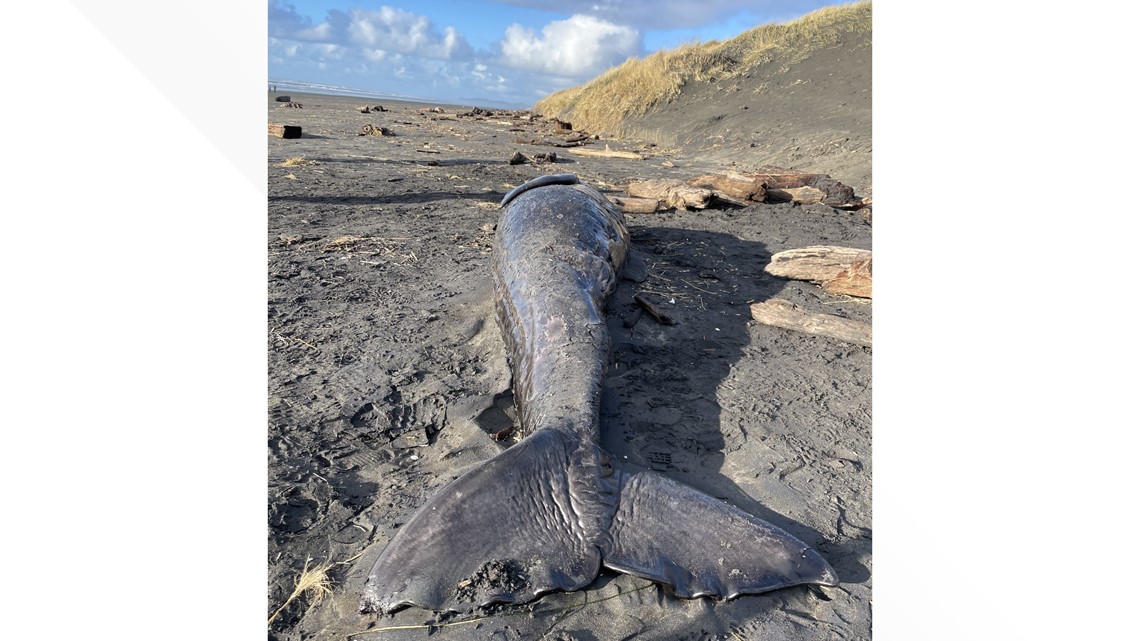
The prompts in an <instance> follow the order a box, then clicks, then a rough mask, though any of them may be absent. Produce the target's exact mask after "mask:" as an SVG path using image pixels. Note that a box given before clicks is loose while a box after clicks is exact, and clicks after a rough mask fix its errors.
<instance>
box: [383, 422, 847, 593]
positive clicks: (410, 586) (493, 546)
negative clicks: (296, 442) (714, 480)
mask: <svg viewBox="0 0 1140 641" xmlns="http://www.w3.org/2000/svg"><path fill="white" fill-rule="evenodd" d="M607 459H608V457H607V456H606V455H605V454H604V453H603V452H602V451H601V450H600V449H598V448H597V446H596V445H594V444H592V443H584V442H581V441H579V440H578V439H577V438H575V437H574V436H571V435H569V434H567V433H564V432H560V431H557V430H539V431H537V432H535V433H534V434H532V435H530V436H529V437H527V438H526V439H524V440H523V441H521V442H520V443H518V444H516V445H515V446H513V447H511V448H509V449H507V450H506V451H504V452H502V453H501V454H499V455H498V456H496V457H495V458H493V459H491V460H489V461H487V462H486V463H484V464H483V465H481V466H479V467H477V468H475V469H474V470H472V471H470V472H468V473H467V474H465V475H463V476H461V477H459V478H458V479H456V480H455V481H452V482H451V483H450V484H449V485H447V486H446V487H444V488H443V489H442V490H440V491H439V492H438V493H437V494H436V495H435V496H433V497H432V498H431V499H430V500H429V501H428V502H427V503H426V504H424V506H423V507H422V508H420V510H419V511H418V512H417V513H416V514H415V515H414V516H413V517H412V518H411V519H410V520H409V521H408V522H407V523H406V524H405V525H404V526H403V527H402V528H401V529H400V531H399V532H397V533H396V535H395V536H394V537H393V538H392V540H391V541H390V542H389V544H388V546H387V547H386V548H385V549H384V551H383V552H381V554H380V557H379V558H378V559H377V561H376V563H375V565H374V566H373V568H372V571H371V573H370V574H369V577H368V582H367V585H366V586H365V590H364V594H363V595H362V597H361V601H360V609H361V611H362V612H385V613H386V612H392V611H395V610H398V609H400V608H401V607H404V606H408V605H414V606H418V607H422V608H426V609H431V610H453V611H465V610H468V609H471V608H472V607H475V606H484V605H490V604H492V603H525V602H527V601H530V600H532V599H534V598H535V597H537V596H539V595H541V594H544V593H547V592H551V591H555V590H564V591H572V590H577V589H580V588H583V587H585V586H586V585H588V584H590V583H591V582H592V581H593V580H594V579H595V578H596V577H597V575H598V573H599V571H600V569H601V566H602V565H605V566H606V567H608V568H611V569H613V570H617V571H620V572H625V573H628V574H633V575H636V576H640V577H644V578H647V579H650V580H653V581H657V582H660V583H663V584H666V585H668V586H669V587H670V588H671V589H672V591H673V592H674V593H675V594H677V595H678V596H681V597H697V596H715V597H719V598H733V597H736V596H738V595H741V594H750V593H759V592H766V591H769V590H775V589H778V588H783V587H788V586H793V585H799V584H805V583H814V584H820V585H837V584H838V577H837V576H836V574H835V571H834V570H832V569H831V566H830V565H828V564H827V562H826V561H825V560H823V558H822V557H820V556H819V554H817V553H816V552H815V551H814V550H811V549H810V548H808V547H807V545H805V544H804V543H802V542H801V541H799V540H798V539H796V538H795V537H793V536H792V535H791V534H788V533H787V532H785V531H784V530H781V529H780V528H777V527H776V526H774V525H771V524H769V523H767V522H765V521H762V520H760V519H758V518H756V517H754V516H752V515H750V514H748V513H746V512H743V511H741V510H739V509H737V508H734V507H732V506H729V505H727V504H725V503H723V502H721V501H719V500H717V499H715V498H713V497H711V496H708V495H706V494H703V493H701V492H699V491H697V490H695V489H693V488H691V487H688V486H685V485H682V484H680V483H678V482H676V481H673V480H671V479H669V478H667V477H664V476H661V475H659V474H656V473H654V472H648V471H640V472H630V471H625V470H622V469H620V468H618V469H613V468H611V467H610V466H609V464H608V463H607Z"/></svg>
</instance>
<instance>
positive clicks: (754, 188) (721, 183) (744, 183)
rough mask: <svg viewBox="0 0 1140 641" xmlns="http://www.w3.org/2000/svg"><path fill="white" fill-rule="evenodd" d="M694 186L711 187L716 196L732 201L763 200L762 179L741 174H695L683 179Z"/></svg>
mask: <svg viewBox="0 0 1140 641" xmlns="http://www.w3.org/2000/svg"><path fill="white" fill-rule="evenodd" d="M685 182H686V183H688V184H690V185H692V186H694V187H703V188H704V189H711V190H712V191H713V192H714V193H716V195H717V197H718V198H721V199H723V200H728V201H729V202H734V201H752V202H757V203H762V202H764V199H765V192H766V191H767V189H765V187H764V181H763V180H760V179H759V178H751V177H749V176H744V175H742V174H736V173H728V174H717V175H708V176H695V177H693V178H690V179H688V180H686V181H685Z"/></svg>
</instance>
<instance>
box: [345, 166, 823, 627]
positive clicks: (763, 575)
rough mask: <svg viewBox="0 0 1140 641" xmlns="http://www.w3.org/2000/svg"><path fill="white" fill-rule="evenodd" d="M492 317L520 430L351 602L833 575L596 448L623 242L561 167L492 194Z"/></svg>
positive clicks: (397, 542)
mask: <svg viewBox="0 0 1140 641" xmlns="http://www.w3.org/2000/svg"><path fill="white" fill-rule="evenodd" d="M502 205H503V206H505V207H506V210H505V211H504V213H503V216H502V220H501V221H500V223H499V226H498V232H497V238H496V245H495V274H494V277H495V290H496V296H497V301H498V308H497V313H498V319H499V324H500V328H501V329H502V332H503V336H504V339H505V342H506V344H507V346H508V349H509V359H510V364H511V372H512V375H513V386H514V392H515V403H516V407H517V410H518V417H519V423H520V430H521V433H522V434H523V435H525V438H523V439H522V440H521V441H520V442H519V443H517V444H515V445H514V446H512V447H510V448H509V449H507V450H505V451H503V452H502V453H501V454H499V455H498V456H496V457H494V458H492V459H491V460H489V461H487V462H486V463H484V464H483V465H481V466H479V467H477V468H475V469H474V470H472V471H470V472H468V473H466V474H464V475H463V476H460V477H459V478H457V479H455V480H454V481H452V482H451V483H450V484H448V485H447V486H445V487H444V488H443V489H441V490H440V491H439V492H438V493H437V494H436V495H435V496H433V497H432V498H431V499H430V500H428V502H427V503H425V504H424V505H423V506H422V507H421V508H420V509H419V510H418V511H417V512H416V513H415V514H414V515H413V516H412V518H411V519H410V520H409V521H408V522H407V523H406V524H405V525H404V526H403V527H401V528H400V530H399V531H398V532H397V533H396V535H395V536H394V537H393V538H392V540H391V541H390V542H389V543H388V545H387V547H385V549H384V550H383V551H382V552H381V554H380V556H379V558H378V559H377V560H376V563H375V565H374V566H373V568H372V570H371V572H370V574H369V576H368V579H367V582H366V585H365V589H364V592H363V595H362V596H361V599H360V610H361V611H362V612H392V611H394V610H397V609H400V608H401V607H404V606H418V607H421V608H426V609H431V610H452V611H465V610H468V609H470V608H472V607H475V606H485V605H490V604H492V603H525V602H527V601H530V600H532V599H535V598H536V597H538V596H540V595H542V594H544V593H547V592H551V591H554V590H565V591H572V590H577V589H581V588H583V587H585V586H586V585H588V584H590V583H591V582H592V581H593V580H594V579H595V578H596V577H597V576H598V573H599V572H600V570H601V568H602V567H603V566H604V567H606V568H610V569H612V570H616V571H619V572H625V573H629V574H633V575H636V576H639V577H643V578H646V579H650V580H652V581H656V582H659V583H662V584H665V585H667V586H668V587H669V588H670V589H671V590H672V591H673V593H675V594H676V595H678V596H681V597H700V596H712V597H718V598H733V597H736V596H738V595H741V594H749V593H760V592H766V591H769V590H775V589H778V588H783V587H788V586H793V585H799V584H819V585H838V583H839V580H838V577H837V575H836V574H835V571H834V570H833V569H832V568H831V566H830V565H828V563H827V561H825V560H824V559H823V558H822V557H821V556H820V555H819V554H818V553H817V552H815V551H814V550H812V549H810V548H809V547H808V546H807V545H805V544H804V543H803V542H801V541H799V540H797V539H796V538H795V537H793V536H792V535H791V534H789V533H787V532H785V531H784V530H781V529H780V528H778V527H776V526H774V525H771V524H770V523H767V522H765V521H763V520H761V519H758V518H756V517H755V516H752V515H751V514H748V513H746V512H743V511H742V510H739V509H737V508H735V507H732V506H730V505H727V504H725V503H723V502H721V501H719V500H717V499H715V498H714V497H711V496H708V495H706V494H703V493H701V492H699V491H697V490H695V489H693V488H691V487H688V486H686V485H683V484H681V483H678V482H676V481H673V480H671V479H669V478H668V477H666V476H663V475H661V474H658V473H656V472H652V471H642V470H634V469H630V468H626V467H623V465H621V464H619V463H618V462H617V461H613V460H611V459H610V457H609V456H608V455H607V454H606V452H605V451H603V450H602V449H601V448H600V447H599V446H598V442H599V429H600V426H599V407H600V402H601V393H602V381H603V378H604V376H605V370H606V364H607V363H608V362H609V358H610V349H611V347H610V346H611V343H610V337H609V334H608V331H607V329H606V324H605V319H604V308H605V303H606V299H607V297H608V296H609V295H610V294H611V293H612V292H613V290H614V288H615V286H616V283H617V280H618V277H619V274H620V272H621V269H622V267H623V265H624V264H625V262H626V259H627V256H628V253H629V233H628V231H627V229H626V226H625V219H624V217H623V216H622V214H621V212H619V211H618V210H617V209H616V208H614V207H613V206H612V205H611V204H610V203H609V201H608V200H606V198H605V197H604V196H603V195H602V194H600V193H599V192H597V191H596V190H594V189H592V188H591V187H588V186H586V185H582V184H578V178H577V177H576V176H574V175H572V174H562V175H557V176H544V177H541V178H537V179H535V180H532V181H529V182H527V183H525V184H523V185H521V186H519V187H518V188H516V189H515V190H513V191H511V192H510V193H508V194H507V196H506V197H505V198H504V199H503V202H502Z"/></svg>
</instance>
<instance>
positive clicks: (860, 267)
mask: <svg viewBox="0 0 1140 641" xmlns="http://www.w3.org/2000/svg"><path fill="white" fill-rule="evenodd" d="M823 291H825V292H827V293H829V294H845V295H847V296H858V297H859V298H870V297H871V252H867V253H866V254H860V255H859V256H857V257H856V258H855V260H854V261H852V263H851V266H849V267H848V268H847V269H844V270H843V271H841V272H839V274H838V275H836V276H835V277H834V278H832V279H831V280H828V281H824V283H823Z"/></svg>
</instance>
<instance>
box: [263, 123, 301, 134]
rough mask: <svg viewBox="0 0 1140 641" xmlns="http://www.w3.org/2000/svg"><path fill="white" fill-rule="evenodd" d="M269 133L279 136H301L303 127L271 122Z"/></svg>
mask: <svg viewBox="0 0 1140 641" xmlns="http://www.w3.org/2000/svg"><path fill="white" fill-rule="evenodd" d="M269 133H270V134H272V135H274V136H277V137H278V138H300V137H301V127H300V126H299V125H275V124H273V123H269Z"/></svg>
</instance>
